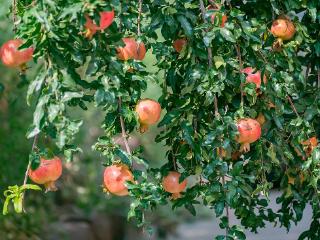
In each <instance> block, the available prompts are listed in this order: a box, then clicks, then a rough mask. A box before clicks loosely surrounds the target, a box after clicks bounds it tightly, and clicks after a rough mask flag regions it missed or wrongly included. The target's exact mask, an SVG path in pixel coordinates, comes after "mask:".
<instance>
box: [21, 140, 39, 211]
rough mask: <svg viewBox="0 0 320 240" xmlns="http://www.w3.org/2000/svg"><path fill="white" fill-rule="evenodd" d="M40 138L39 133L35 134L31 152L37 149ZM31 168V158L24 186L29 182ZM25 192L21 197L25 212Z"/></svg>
mask: <svg viewBox="0 0 320 240" xmlns="http://www.w3.org/2000/svg"><path fill="white" fill-rule="evenodd" d="M38 139H39V135H38V134H37V135H35V136H34V138H33V143H32V148H31V152H33V151H34V150H35V149H36V147H37V144H38ZM30 168H31V161H30V160H29V163H28V166H27V169H26V172H25V174H24V180H23V186H25V185H26V184H27V181H28V174H29V171H30ZM24 194H25V191H24V192H23V193H22V197H21V199H22V209H23V211H24V212H25V209H24V207H23V200H24Z"/></svg>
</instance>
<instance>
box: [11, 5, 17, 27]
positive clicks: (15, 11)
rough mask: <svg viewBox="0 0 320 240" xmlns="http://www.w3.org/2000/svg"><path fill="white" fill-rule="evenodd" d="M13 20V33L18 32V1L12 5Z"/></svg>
mask: <svg viewBox="0 0 320 240" xmlns="http://www.w3.org/2000/svg"><path fill="white" fill-rule="evenodd" d="M12 20H13V32H14V33H16V32H17V24H16V23H17V0H13V3H12Z"/></svg>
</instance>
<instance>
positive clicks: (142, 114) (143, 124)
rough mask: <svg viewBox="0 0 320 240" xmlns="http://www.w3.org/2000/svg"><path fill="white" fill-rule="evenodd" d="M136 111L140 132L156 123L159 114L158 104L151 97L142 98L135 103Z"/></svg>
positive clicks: (159, 107)
mask: <svg viewBox="0 0 320 240" xmlns="http://www.w3.org/2000/svg"><path fill="white" fill-rule="evenodd" d="M136 113H137V115H138V119H139V122H140V132H141V133H144V132H145V131H147V130H148V128H149V126H150V125H152V124H156V123H157V122H158V121H159V119H160V116H161V106H160V104H159V103H158V102H157V101H155V100H152V99H143V100H140V101H139V102H138V104H137V105H136Z"/></svg>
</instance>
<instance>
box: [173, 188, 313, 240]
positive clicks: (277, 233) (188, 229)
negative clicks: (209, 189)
mask: <svg viewBox="0 0 320 240" xmlns="http://www.w3.org/2000/svg"><path fill="white" fill-rule="evenodd" d="M278 196H279V194H278V193H277V192H272V193H271V194H270V200H271V205H270V207H271V208H272V209H273V210H276V209H278V208H279V206H278V205H277V204H276V203H275V199H276V197H278ZM311 216H312V212H311V207H307V208H306V209H305V211H304V217H303V219H302V221H301V222H300V223H299V224H298V226H292V228H291V230H290V232H289V233H287V232H286V230H285V229H283V228H279V227H278V226H276V227H274V226H273V225H271V224H268V225H267V227H266V228H265V229H260V230H259V233H258V234H254V233H250V232H246V234H247V240H270V239H272V240H297V239H298V237H299V235H300V234H301V233H302V232H304V231H305V230H307V229H309V226H310V223H311ZM231 219H232V224H236V223H239V222H237V221H235V217H234V215H233V214H231ZM218 234H224V232H223V231H221V229H219V226H218V223H217V221H216V220H215V219H214V218H210V219H206V220H198V221H196V222H192V223H183V224H181V225H179V226H178V228H177V234H176V235H175V236H170V237H169V240H212V239H213V235H218Z"/></svg>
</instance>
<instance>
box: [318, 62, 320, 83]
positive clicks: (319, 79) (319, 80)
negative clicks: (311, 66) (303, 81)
mask: <svg viewBox="0 0 320 240" xmlns="http://www.w3.org/2000/svg"><path fill="white" fill-rule="evenodd" d="M318 88H320V68H319V67H318Z"/></svg>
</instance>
